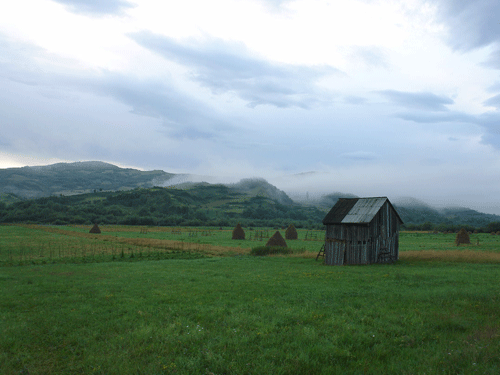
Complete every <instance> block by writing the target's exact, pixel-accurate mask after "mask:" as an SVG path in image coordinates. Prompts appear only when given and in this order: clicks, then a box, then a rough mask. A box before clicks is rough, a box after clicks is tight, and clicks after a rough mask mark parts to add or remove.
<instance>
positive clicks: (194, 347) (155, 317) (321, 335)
mask: <svg viewBox="0 0 500 375" xmlns="http://www.w3.org/2000/svg"><path fill="white" fill-rule="evenodd" d="M499 276H500V271H499V269H498V266H496V265H491V264H467V263H445V262H426V261H418V262H414V261H400V262H398V263H397V264H395V265H374V266H351V267H328V266H323V265H321V264H320V262H314V261H312V260H310V259H301V258H285V257H266V258H255V257H249V256H237V257H225V258H204V259H197V260H161V261H157V262H135V263H130V262H114V263H93V264H46V265H32V266H23V267H2V268H0V321H1V322H2V324H1V330H2V332H1V335H0V369H1V372H2V373H4V374H20V373H24V374H28V373H29V374H54V373H61V374H62V373H66V374H74V373H96V374H173V373H178V374H264V373H265V374H271V373H273V374H299V373H300V374H332V373H334V374H362V373H367V374H379V373H385V374H470V373H480V374H497V373H499V371H500V354H499V353H500V343H499V340H498V335H499V333H500V316H499V315H498V311H499V309H500V297H499V293H500V285H499V283H498V280H499Z"/></svg>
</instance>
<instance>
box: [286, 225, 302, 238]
mask: <svg viewBox="0 0 500 375" xmlns="http://www.w3.org/2000/svg"><path fill="white" fill-rule="evenodd" d="M285 238H286V239H287V240H296V239H298V238H299V235H298V234H297V229H295V226H294V225H293V224H290V225H289V226H288V228H286V232H285Z"/></svg>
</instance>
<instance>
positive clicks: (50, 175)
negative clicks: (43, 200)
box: [0, 161, 174, 198]
mask: <svg viewBox="0 0 500 375" xmlns="http://www.w3.org/2000/svg"><path fill="white" fill-rule="evenodd" d="M173 176H174V174H172V173H167V172H164V171H139V170H137V169H131V168H120V167H117V166H115V165H112V164H108V163H103V162H99V161H89V162H77V163H58V164H52V165H47V166H40V167H23V168H7V169H0V192H1V193H9V194H15V195H17V196H18V197H20V198H40V197H49V196H52V195H61V194H62V195H75V194H84V193H89V192H93V191H94V190H96V191H101V190H103V191H117V190H130V189H134V188H137V187H145V188H147V187H153V186H155V185H161V184H163V183H165V182H166V181H168V180H169V179H170V178H172V177H173Z"/></svg>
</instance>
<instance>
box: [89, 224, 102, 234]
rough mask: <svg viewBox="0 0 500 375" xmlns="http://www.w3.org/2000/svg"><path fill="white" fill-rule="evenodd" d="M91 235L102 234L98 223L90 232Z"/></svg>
mask: <svg viewBox="0 0 500 375" xmlns="http://www.w3.org/2000/svg"><path fill="white" fill-rule="evenodd" d="M89 233H94V234H99V233H101V230H100V229H99V227H98V226H97V223H95V224H94V226H93V227H92V229H91V230H90V232H89Z"/></svg>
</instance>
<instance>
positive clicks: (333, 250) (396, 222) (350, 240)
mask: <svg viewBox="0 0 500 375" xmlns="http://www.w3.org/2000/svg"><path fill="white" fill-rule="evenodd" d="M323 224H324V225H326V234H325V249H324V251H325V254H324V256H325V263H326V264H329V265H343V264H370V263H390V262H394V261H396V260H397V259H398V257H399V227H400V225H401V224H403V221H402V220H401V218H400V217H399V215H398V213H397V212H396V210H395V209H394V207H393V205H392V204H391V202H389V199H387V198H386V197H380V198H340V199H339V200H338V201H337V203H336V204H335V206H333V207H332V209H331V210H330V212H328V214H327V215H326V216H325V218H324V219H323Z"/></svg>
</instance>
